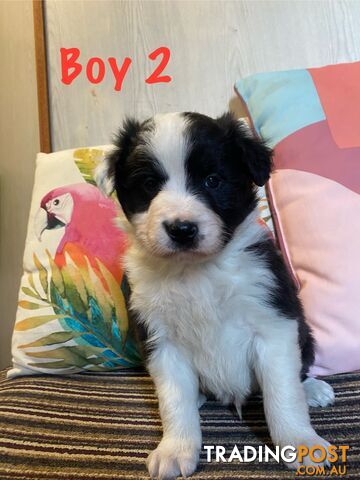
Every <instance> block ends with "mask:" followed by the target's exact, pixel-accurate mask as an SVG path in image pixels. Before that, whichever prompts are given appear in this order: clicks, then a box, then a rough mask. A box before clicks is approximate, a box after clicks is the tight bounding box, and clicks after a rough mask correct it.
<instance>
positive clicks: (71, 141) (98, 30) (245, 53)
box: [46, 0, 360, 149]
mask: <svg viewBox="0 0 360 480" xmlns="http://www.w3.org/2000/svg"><path fill="white" fill-rule="evenodd" d="M46 14H47V22H46V29H47V41H48V52H49V73H50V103H51V111H52V135H53V147H54V149H62V148H71V147H76V146H84V145H96V144H103V143H109V141H110V139H111V135H112V133H113V132H114V131H116V129H117V127H118V125H119V124H120V123H121V121H122V120H123V118H124V117H125V116H126V115H133V116H135V117H138V118H140V119H142V118H146V117H148V116H150V115H153V114H154V113H156V112H168V111H186V110H194V111H199V112H203V113H206V114H208V115H211V116H216V115H219V114H221V113H222V112H224V111H226V110H227V109H229V108H230V109H231V110H234V111H235V112H236V113H237V114H238V115H241V113H242V112H241V110H239V102H238V101H237V99H236V97H235V95H234V91H233V85H234V83H235V81H236V80H237V79H239V78H241V77H244V76H246V75H249V74H252V73H255V72H260V71H271V70H278V69H290V68H305V67H314V66H320V65H325V64H330V63H336V62H344V61H354V60H358V59H360V28H359V19H360V1H359V0H353V1H351V0H350V1H349V0H347V1H346V0H345V1H342V0H337V1H330V0H327V1H325V0H324V1H319V0H307V1H306V0H237V1H231V0H227V1H211V0H210V1H208V0H203V1H196V0H188V1H183V0H172V1H159V0H156V1H155V0H154V1H148V0H133V1H127V0H120V1H118V0H116V1H111V0H108V1H106V2H104V1H101V0H93V1H91V2H89V1H86V0H77V1H76V2H64V1H61V0H46ZM161 45H165V46H167V47H169V48H170V50H171V59H170V63H169V65H168V67H167V68H166V71H165V72H164V73H167V74H169V75H171V76H172V78H173V80H172V82H171V83H166V84H157V85H147V84H146V83H145V82H144V78H145V77H146V76H147V75H149V73H150V72H151V70H152V69H153V68H154V66H153V62H151V61H150V60H149V59H148V54H149V53H150V52H151V51H153V50H154V49H156V48H157V47H159V46H161ZM62 47H66V48H70V47H77V48H79V49H80V58H79V60H80V62H81V64H82V65H83V71H82V72H81V74H80V75H79V77H78V78H76V80H74V82H73V83H72V84H71V85H64V84H63V83H61V64H60V48H62ZM93 56H97V57H101V58H102V59H104V60H105V61H107V58H108V57H110V56H113V57H115V58H116V59H117V60H118V63H120V64H121V62H122V60H123V59H124V57H127V56H128V57H131V58H132V60H133V63H132V66H131V68H130V70H129V72H128V75H127V76H126V78H125V80H124V84H123V89H122V91H121V92H115V91H114V78H113V75H112V73H111V70H110V69H108V70H107V71H106V75H105V78H104V80H103V81H102V83H100V84H98V85H92V84H90V83H89V82H88V80H87V79H86V76H85V74H84V71H85V68H86V63H87V61H88V59H89V58H90V57H93Z"/></svg>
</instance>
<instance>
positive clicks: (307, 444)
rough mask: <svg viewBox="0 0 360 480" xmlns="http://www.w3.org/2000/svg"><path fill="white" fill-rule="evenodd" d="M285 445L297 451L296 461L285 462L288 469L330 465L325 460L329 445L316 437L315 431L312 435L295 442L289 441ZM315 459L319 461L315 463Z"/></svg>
mask: <svg viewBox="0 0 360 480" xmlns="http://www.w3.org/2000/svg"><path fill="white" fill-rule="evenodd" d="M287 445H291V446H293V447H295V448H296V450H297V458H296V460H294V461H293V462H285V464H286V466H287V467H288V468H291V469H297V468H299V467H300V465H305V466H310V465H312V466H319V467H322V466H323V465H325V466H329V465H330V463H329V461H328V460H327V456H328V448H329V447H330V443H329V442H328V441H327V440H325V439H324V438H322V437H320V436H319V435H317V434H316V432H315V431H314V432H313V433H312V434H309V435H306V436H304V438H303V439H296V441H295V442H291V441H289V442H288V443H287ZM317 459H319V461H317Z"/></svg>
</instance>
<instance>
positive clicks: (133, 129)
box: [94, 118, 141, 195]
mask: <svg viewBox="0 0 360 480" xmlns="http://www.w3.org/2000/svg"><path fill="white" fill-rule="evenodd" d="M140 126H141V124H140V123H139V122H138V121H136V120H133V119H131V118H127V119H125V121H124V124H123V126H122V128H120V130H119V132H118V134H117V136H116V138H115V141H114V145H115V148H114V150H112V151H111V152H110V153H109V154H108V155H106V157H105V158H104V160H103V161H102V162H101V163H100V164H99V165H98V166H97V167H96V169H95V175H94V177H95V181H96V184H97V186H98V187H99V188H100V190H101V191H102V192H103V193H104V194H105V195H111V194H112V193H113V191H114V190H115V189H116V181H115V180H116V179H115V177H116V172H117V171H118V170H119V169H120V170H121V167H122V166H123V164H124V163H125V160H126V158H127V157H128V156H129V155H130V153H131V151H132V149H133V147H134V144H135V140H136V136H137V134H138V132H139V130H140Z"/></svg>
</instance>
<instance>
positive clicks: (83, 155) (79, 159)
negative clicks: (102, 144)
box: [74, 148, 104, 187]
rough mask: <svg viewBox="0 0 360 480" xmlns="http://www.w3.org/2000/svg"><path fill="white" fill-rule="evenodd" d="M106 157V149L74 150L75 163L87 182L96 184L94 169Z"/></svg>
mask: <svg viewBox="0 0 360 480" xmlns="http://www.w3.org/2000/svg"><path fill="white" fill-rule="evenodd" d="M103 157H104V151H103V150H99V149H97V148H79V149H78V150H75V151H74V158H75V163H76V166H77V167H78V169H79V170H80V173H81V175H82V176H83V178H84V180H85V181H86V182H87V183H91V184H92V185H95V187H96V182H95V180H94V169H95V168H96V166H97V165H98V164H99V163H100V162H101V160H102V159H103Z"/></svg>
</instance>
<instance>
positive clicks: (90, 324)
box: [8, 146, 141, 377]
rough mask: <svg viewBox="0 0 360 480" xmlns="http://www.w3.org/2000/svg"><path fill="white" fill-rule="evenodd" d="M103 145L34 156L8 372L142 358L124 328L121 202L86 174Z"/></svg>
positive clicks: (67, 369) (103, 365)
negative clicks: (29, 205)
mask: <svg viewBox="0 0 360 480" xmlns="http://www.w3.org/2000/svg"><path fill="white" fill-rule="evenodd" d="M109 148H111V147H110V146H108V147H100V148H90V149H77V150H67V151H64V152H58V153H53V154H49V155H46V154H42V153H41V154H39V155H38V158H37V167H36V174H35V185H34V190H33V199H32V204H31V210H30V218H29V224H28V233H27V239H26V246H25V253H24V274H23V277H22V280H21V286H20V293H19V303H18V310H17V316H16V322H15V326H14V333H13V341H12V355H13V368H12V369H11V370H10V371H9V374H8V376H9V377H15V376H17V375H26V374H34V373H54V374H71V373H75V372H79V371H91V372H107V371H115V370H117V369H119V368H124V367H134V366H137V365H140V364H141V357H140V355H139V353H138V351H137V350H136V347H135V343H134V341H133V339H132V338H131V336H130V335H129V332H128V314H127V310H126V303H127V297H128V295H129V288H128V285H127V283H126V278H125V277H124V273H123V269H122V266H121V256H122V254H123V252H124V251H125V249H126V244H127V237H126V234H125V233H124V232H123V231H122V230H120V228H118V227H117V226H116V225H115V222H116V219H117V216H119V215H121V211H120V207H119V205H118V203H117V201H116V200H115V199H110V198H107V197H105V196H104V195H103V194H102V193H101V192H100V190H99V189H98V188H97V187H96V185H95V182H94V179H93V170H94V168H95V167H96V165H97V164H98V163H99V162H101V161H102V159H103V157H104V155H105V153H106V151H107V150H108V149H109Z"/></svg>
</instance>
